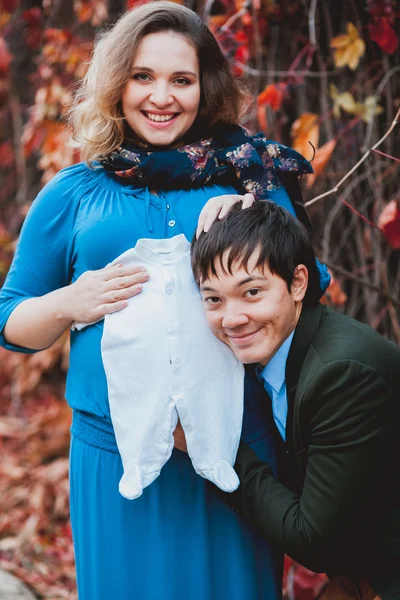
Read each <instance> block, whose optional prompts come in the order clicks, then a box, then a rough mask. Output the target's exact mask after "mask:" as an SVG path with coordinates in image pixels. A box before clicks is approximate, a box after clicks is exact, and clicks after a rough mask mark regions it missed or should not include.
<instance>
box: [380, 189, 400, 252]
mask: <svg viewBox="0 0 400 600" xmlns="http://www.w3.org/2000/svg"><path fill="white" fill-rule="evenodd" d="M378 227H380V228H381V229H382V231H383V235H384V236H385V238H386V239H387V241H388V243H389V244H390V246H391V247H392V248H393V249H394V250H400V208H399V206H398V204H397V202H396V200H392V201H391V202H389V203H388V204H387V205H386V206H385V208H384V209H383V211H382V212H381V214H380V215H379V219H378Z"/></svg>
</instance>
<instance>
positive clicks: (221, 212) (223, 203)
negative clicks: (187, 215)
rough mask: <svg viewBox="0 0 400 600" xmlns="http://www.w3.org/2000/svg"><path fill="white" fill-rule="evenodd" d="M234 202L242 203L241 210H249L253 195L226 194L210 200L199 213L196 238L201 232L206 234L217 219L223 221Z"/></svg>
mask: <svg viewBox="0 0 400 600" xmlns="http://www.w3.org/2000/svg"><path fill="white" fill-rule="evenodd" d="M236 202H242V203H243V204H242V208H249V207H250V206H251V205H252V204H253V203H254V196H253V194H244V196H239V195H238V194H226V195H224V196H215V197H214V198H210V199H209V200H208V202H207V203H206V204H205V205H204V206H203V210H202V211H201V213H200V216H199V220H198V223H197V230H196V238H198V237H199V235H200V234H201V232H202V231H204V232H207V231H208V230H209V229H210V227H211V225H212V224H213V223H214V221H215V219H216V218H217V217H218V219H223V218H224V217H225V215H226V214H227V213H228V212H229V209H230V208H231V207H232V206H233V205H234V204H236Z"/></svg>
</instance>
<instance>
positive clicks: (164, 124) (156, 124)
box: [140, 111, 179, 129]
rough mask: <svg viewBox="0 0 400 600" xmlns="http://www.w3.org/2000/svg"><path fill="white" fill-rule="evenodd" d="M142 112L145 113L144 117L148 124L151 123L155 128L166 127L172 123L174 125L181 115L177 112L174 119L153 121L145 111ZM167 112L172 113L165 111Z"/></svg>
mask: <svg viewBox="0 0 400 600" xmlns="http://www.w3.org/2000/svg"><path fill="white" fill-rule="evenodd" d="M140 112H141V114H142V115H143V117H144V118H145V119H146V123H147V124H148V125H150V126H151V127H154V128H155V129H166V128H167V127H169V126H170V125H173V124H174V123H176V120H177V118H178V117H179V113H175V116H174V117H172V119H169V120H167V121H153V120H152V119H150V118H149V117H148V116H147V115H146V114H145V112H144V111H140ZM154 114H162V113H154ZM165 114H171V113H165Z"/></svg>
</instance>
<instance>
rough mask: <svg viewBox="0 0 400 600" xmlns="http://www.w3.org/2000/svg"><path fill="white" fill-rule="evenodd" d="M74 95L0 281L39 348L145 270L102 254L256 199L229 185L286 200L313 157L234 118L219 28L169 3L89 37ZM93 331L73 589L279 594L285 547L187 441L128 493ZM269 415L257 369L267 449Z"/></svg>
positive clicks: (25, 343)
mask: <svg viewBox="0 0 400 600" xmlns="http://www.w3.org/2000/svg"><path fill="white" fill-rule="evenodd" d="M78 96H79V97H78V102H77V104H76V106H75V108H74V111H73V122H74V127H75V140H76V143H77V145H79V147H80V148H81V152H82V157H83V159H84V160H85V163H81V164H78V165H75V166H73V167H69V168H67V169H64V170H62V171H61V172H60V173H59V174H58V175H57V176H56V177H54V179H53V180H52V181H51V182H50V183H49V184H48V185H47V186H46V187H45V188H44V189H43V190H42V192H41V193H40V194H39V196H38V198H37V199H36V201H35V202H34V204H33V206H32V208H31V210H30V213H29V215H28V217H27V219H26V222H25V224H24V227H23V230H22V232H21V237H20V240H19V244H18V248H17V251H16V254H15V258H14V261H13V264H12V267H11V269H10V272H9V275H8V278H7V280H6V283H5V285H4V288H3V290H2V293H1V298H0V300H1V305H0V330H1V332H2V338H1V343H2V344H3V346H5V347H6V348H9V349H11V350H17V351H23V352H32V351H35V350H40V349H42V348H45V347H48V346H50V345H51V344H52V343H54V341H55V340H56V339H58V337H59V336H60V335H61V333H62V332H63V331H64V330H65V329H66V328H68V327H70V325H71V323H72V322H73V321H79V322H82V323H90V322H93V321H96V320H98V319H101V317H103V316H104V315H106V314H108V313H112V312H115V311H119V310H123V308H124V307H125V306H126V300H127V299H128V298H131V297H132V296H134V295H135V294H138V293H140V291H141V289H142V286H144V285H146V280H147V275H146V273H145V272H142V271H140V270H139V268H138V267H129V268H128V267H122V266H118V265H116V266H107V265H109V264H110V263H111V262H112V261H113V260H114V258H115V257H117V256H119V255H120V254H122V253H123V252H124V251H126V250H127V249H129V248H132V247H133V246H135V244H136V241H137V240H138V239H139V238H143V237H150V238H170V237H173V236H175V235H177V234H179V233H184V234H185V236H186V237H187V238H188V239H190V238H191V236H192V235H193V233H194V231H195V230H196V226H197V224H198V223H199V225H198V227H199V228H200V229H201V228H202V227H203V226H204V227H205V229H207V227H208V226H209V224H210V222H211V221H212V220H213V219H214V218H215V217H216V216H218V214H219V213H220V215H219V216H221V215H222V214H223V213H224V212H226V210H227V209H228V208H229V207H230V206H231V204H232V203H233V202H235V201H237V200H238V199H242V200H244V201H245V204H244V206H246V205H248V204H251V202H252V201H253V196H252V195H248V196H247V197H245V196H242V195H241V196H238V195H237V194H238V193H239V194H244V193H245V192H252V193H254V195H255V196H257V197H267V196H268V197H269V198H271V199H274V200H276V201H277V202H279V203H280V204H281V205H283V206H285V207H286V208H288V209H289V210H291V211H293V208H292V205H291V203H290V200H289V197H288V195H287V193H286V192H285V189H284V188H283V187H282V186H280V184H279V179H278V176H279V177H281V176H282V175H281V173H282V171H285V170H286V171H292V172H293V173H294V174H295V176H297V175H298V174H299V173H302V172H307V171H309V170H310V169H309V166H308V163H306V161H304V159H302V157H300V156H299V155H298V154H296V153H293V151H290V150H289V149H285V148H284V147H281V146H278V145H276V144H272V143H269V144H268V143H267V142H266V140H265V138H263V137H262V136H261V137H258V138H251V137H248V136H247V135H246V134H245V132H244V131H243V130H242V129H241V128H240V127H238V126H237V124H238V121H239V116H240V112H241V109H242V107H243V104H244V95H243V94H242V92H241V91H240V90H239V88H238V86H237V84H236V83H235V81H234V80H233V78H232V76H231V73H230V70H229V66H228V64H227V62H226V60H225V58H224V57H223V55H222V53H221V51H220V49H219V47H218V44H217V43H216V41H215V39H214V37H213V36H212V34H211V33H210V32H209V30H208V29H207V28H206V26H205V25H204V24H203V23H202V21H201V19H200V18H199V17H197V16H196V15H195V14H194V13H193V12H192V11H190V10H189V9H186V8H184V7H182V6H180V5H177V4H174V3H170V2H163V1H162V2H157V3H154V4H147V5H144V6H141V7H138V8H135V9H134V10H132V11H131V12H129V13H127V14H125V15H124V16H123V17H122V18H121V19H120V20H119V22H117V23H116V25H115V26H114V27H113V28H112V29H111V30H110V31H108V32H107V33H106V34H105V35H104V36H103V37H102V38H101V39H100V40H99V41H98V43H97V45H96V49H95V52H94V56H93V60H92V62H91V66H90V68H89V71H88V74H87V77H86V79H85V82H84V84H83V87H82V89H81V91H80V93H79V95H78ZM296 179H297V178H296ZM199 215H200V220H199ZM198 220H199V221H198ZM101 336H102V324H101V322H100V323H97V324H95V325H91V326H89V327H87V328H85V329H83V330H81V331H73V332H72V333H71V356H70V369H69V373H68V377H67V388H66V397H67V400H68V402H69V404H70V406H71V407H72V409H73V425H72V444H71V521H72V528H73V537H74V548H75V556H76V565H77V583H78V592H79V598H80V600H109V599H110V598H115V599H118V600H127V599H128V598H135V599H136V598H137V599H140V600H161V599H162V600H177V599H178V598H184V599H185V600H206V599H207V600H212V599H218V600H220V599H223V598H229V599H230V600H239V599H240V600H242V599H243V598H246V600H261V599H265V598H268V599H269V600H273V599H274V598H278V597H279V596H280V570H281V557H280V556H279V554H275V552H273V551H272V550H271V548H270V547H269V546H268V544H266V542H265V541H264V540H262V539H261V538H260V537H259V536H258V535H257V534H256V533H255V531H254V530H253V529H252V528H251V527H250V526H248V525H247V524H246V523H245V522H243V521H242V520H241V519H240V518H239V517H238V516H237V515H236V513H234V512H233V511H231V510H230V509H229V508H228V507H227V506H226V505H225V504H224V503H222V502H221V501H220V499H219V498H218V496H217V495H216V494H215V492H214V491H213V490H212V489H211V486H208V485H207V483H206V481H205V480H204V479H202V478H200V477H199V476H198V475H196V473H195V472H194V470H193V468H192V467H191V463H190V461H189V459H188V457H187V455H186V454H184V453H183V452H180V451H179V450H177V449H175V450H174V451H173V455H172V457H171V459H170V460H169V461H168V463H167V464H166V465H165V467H164V468H163V470H162V472H161V475H160V476H159V477H158V479H157V480H156V481H155V482H154V483H152V484H151V485H150V486H149V487H148V488H147V489H146V490H145V492H144V494H143V496H141V497H140V498H138V499H137V500H133V501H129V500H127V499H125V498H123V497H122V496H121V495H120V494H119V492H118V482H119V480H120V478H121V475H122V465H121V460H120V457H119V454H118V450H117V446H116V442H115V436H114V432H113V427H112V422H111V419H110V410H109V403H108V397H107V385H106V378H105V374H104V369H103V365H102V360H101V352H100V341H101ZM132 368H134V365H132ZM149 385H151V382H149ZM247 385H248V388H249V387H251V385H253V384H252V383H251V381H249V382H248V384H247ZM260 395H261V397H262V391H261V393H260ZM269 423H270V420H269V418H268V415H267V414H266V407H265V406H264V405H263V404H262V402H261V399H260V398H259V397H258V395H257V389H256V385H255V384H254V389H251V393H249V394H248V395H247V396H246V401H245V416H244V423H243V438H244V440H245V441H246V442H248V443H250V444H251V446H252V447H253V448H254V449H255V451H256V452H258V453H259V455H260V457H262V458H263V459H264V460H268V462H269V463H270V464H271V462H273V460H274V457H273V448H272V443H271V440H270V436H269Z"/></svg>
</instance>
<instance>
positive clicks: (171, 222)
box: [168, 219, 175, 227]
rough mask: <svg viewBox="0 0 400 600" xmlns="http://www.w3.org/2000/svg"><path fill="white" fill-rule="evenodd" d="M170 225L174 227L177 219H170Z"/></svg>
mask: <svg viewBox="0 0 400 600" xmlns="http://www.w3.org/2000/svg"><path fill="white" fill-rule="evenodd" d="M168 225H169V226H170V227H174V225H175V221H174V220H173V219H171V220H170V221H168Z"/></svg>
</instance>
